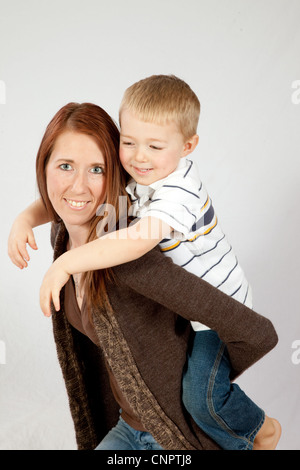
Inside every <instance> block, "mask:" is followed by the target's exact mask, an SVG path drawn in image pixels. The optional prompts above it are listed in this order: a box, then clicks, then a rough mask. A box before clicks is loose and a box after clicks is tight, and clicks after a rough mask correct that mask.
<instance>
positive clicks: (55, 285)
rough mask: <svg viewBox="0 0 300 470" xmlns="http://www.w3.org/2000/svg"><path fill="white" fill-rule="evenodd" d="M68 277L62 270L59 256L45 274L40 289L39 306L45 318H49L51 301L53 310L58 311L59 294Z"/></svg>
mask: <svg viewBox="0 0 300 470" xmlns="http://www.w3.org/2000/svg"><path fill="white" fill-rule="evenodd" d="M69 277H70V274H69V273H68V272H67V271H66V270H65V268H64V263H63V256H60V257H59V258H58V259H57V260H56V261H55V262H54V263H53V264H52V266H51V267H50V268H49V269H48V271H47V272H46V274H45V276H44V279H43V283H42V285H41V288H40V306H41V309H42V312H43V313H44V315H45V316H46V317H50V316H51V300H52V302H53V305H54V308H55V310H56V311H57V312H58V311H59V310H60V301H59V294H60V291H61V289H62V288H63V286H64V285H65V284H66V283H67V282H68V280H69Z"/></svg>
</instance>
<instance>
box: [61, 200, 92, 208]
mask: <svg viewBox="0 0 300 470" xmlns="http://www.w3.org/2000/svg"><path fill="white" fill-rule="evenodd" d="M66 201H67V203H68V204H70V205H71V206H73V207H83V206H85V204H87V202H86V201H82V202H76V201H72V200H71V199H66Z"/></svg>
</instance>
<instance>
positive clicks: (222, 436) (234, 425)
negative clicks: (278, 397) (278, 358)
mask: <svg viewBox="0 0 300 470" xmlns="http://www.w3.org/2000/svg"><path fill="white" fill-rule="evenodd" d="M230 370H231V365H230V360H229V357H228V353H227V349H226V346H225V344H224V343H223V342H222V341H221V340H220V338H219V336H218V335H217V333H216V332H215V331H212V330H204V331H198V332H196V333H195V339H194V344H193V348H192V352H191V354H190V356H189V357H188V361H187V367H186V370H185V371H184V374H183V395H182V398H183V403H184V406H185V407H186V409H187V411H188V412H189V413H190V415H191V416H192V417H193V419H194V421H195V422H196V423H197V424H198V426H199V427H200V428H201V429H202V430H203V431H204V432H205V433H206V434H208V435H209V436H210V437H211V438H212V439H213V440H214V441H215V442H217V443H218V444H219V445H220V447H221V448H223V449H226V450H252V448H253V441H254V438H255V436H256V434H257V432H258V431H259V429H260V428H261V426H262V424H263V422H264V419H265V414H264V411H263V410H262V409H260V408H259V407H258V406H257V405H256V404H255V403H254V402H253V401H252V400H250V398H248V397H247V396H246V395H245V393H244V392H243V391H242V390H241V389H240V387H239V386H238V385H237V384H232V383H231V382H230V378H229V374H230Z"/></svg>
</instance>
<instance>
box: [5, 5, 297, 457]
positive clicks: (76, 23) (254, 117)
mask: <svg viewBox="0 0 300 470" xmlns="http://www.w3.org/2000/svg"><path fill="white" fill-rule="evenodd" d="M299 18H300V1H299V0H288V1H286V0H185V2H182V0H152V1H151V2H148V1H143V0H126V1H122V0H111V1H110V2H107V1H106V0H85V1H80V0H27V1H26V2H24V1H22V0H19V1H18V0H8V1H5V0H0V119H1V121H0V155H1V174H0V178H1V179H0V181H1V184H0V189H1V200H2V209H1V271H0V276H1V278H0V295H1V308H0V449H28V450H29V449H34V450H38V449H75V448H76V444H75V438H74V431H73V425H72V422H71V418H70V414H69V409H68V404H67V398H66V393H65V388H64V384H63V382H62V378H61V373H60V369H59V367H58V363H57V358H56V351H55V346H54V343H53V339H52V326H51V320H49V319H46V318H44V317H43V316H42V314H41V312H40V309H39V302H38V293H39V287H40V282H41V278H42V276H43V275H44V273H45V271H46V269H47V267H48V266H49V264H50V262H51V259H52V252H51V247H50V242H49V225H47V226H44V227H41V228H38V229H36V230H35V233H36V238H37V243H38V246H39V251H38V252H33V251H31V254H32V260H31V262H30V266H29V268H27V269H26V270H23V271H20V270H18V268H16V267H15V266H14V265H12V264H11V262H10V260H9V258H8V256H7V253H6V246H7V237H8V233H9V230H10V226H11V223H12V221H13V219H14V217H15V216H16V215H17V213H18V212H20V211H21V210H22V209H23V208H24V207H25V206H26V205H28V204H29V203H30V202H31V201H33V200H34V199H35V198H36V197H37V190H36V184H35V157H36V153H37V150H38V146H39V143H40V140H41V137H42V135H43V132H44V130H45V126H46V124H47V123H48V122H49V120H50V119H51V118H52V116H53V115H54V113H55V112H56V111H57V110H58V109H59V108H60V107H61V106H63V105H64V104H66V103H67V102H69V101H78V102H83V101H90V102H94V103H96V104H99V105H100V106H102V107H103V108H104V109H106V111H107V112H108V113H110V114H111V116H112V117H113V118H114V119H115V120H117V117H118V106H119V103H120V100H121V97H122V94H123V91H124V90H125V88H126V87H127V86H129V85H130V84H132V83H133V82H135V81H136V80H139V79H140V78H144V77H146V76H148V75H152V74H156V73H172V74H175V75H178V76H179V77H181V78H183V79H184V80H186V81H187V82H188V83H189V84H190V85H191V87H192V88H193V89H194V91H195V92H196V93H197V95H198V96H199V99H200V101H201V104H202V112H201V118H200V124H199V129H198V131H199V135H200V144H199V147H198V148H197V151H196V153H195V155H194V158H195V159H196V160H197V162H198V164H199V167H200V169H201V176H202V180H203V181H204V183H205V185H206V187H207V189H208V191H209V192H210V195H211V196H212V199H213V202H214V206H215V209H216V211H217V213H218V215H219V219H220V221H221V225H222V226H223V229H224V231H225V232H226V233H227V235H228V238H229V239H230V241H231V243H232V244H233V246H234V249H235V251H236V253H237V255H238V257H239V259H240V262H241V264H242V266H243V267H244V270H245V271H246V274H247V276H248V278H249V280H250V281H251V284H252V288H253V293H254V301H255V310H256V311H258V312H260V313H262V314H264V315H266V316H268V317H269V318H270V319H271V320H272V321H273V323H274V325H275V327H276V329H277V331H278V334H279V344H278V346H277V347H276V349H275V350H273V351H272V352H271V353H270V354H269V355H268V356H267V357H265V358H264V359H262V360H261V361H260V362H259V363H258V364H256V365H255V366H253V367H252V368H251V369H250V370H249V371H247V372H246V373H245V374H244V375H243V376H242V377H241V379H240V383H241V384H242V386H243V387H244V388H245V390H246V391H247V392H248V394H249V395H250V396H251V397H252V398H253V399H254V400H255V401H256V402H257V403H258V404H259V405H260V406H262V407H263V408H264V409H265V410H266V412H267V414H268V415H270V416H274V417H276V418H277V419H279V421H280V422H281V424H282V428H283V434H282V439H281V441H280V445H279V447H278V448H279V449H300V436H299V420H300V394H299V388H300V387H299V385H300V363H299V362H300V354H298V352H297V349H293V347H292V346H293V345H295V344H300V325H299V319H298V317H299V306H298V305H299V288H297V280H299V274H298V272H299V261H300V256H299V245H298V243H297V242H298V230H299V209H298V204H299V179H300V178H299V176H300V171H299V170H300V168H299V162H298V160H299V144H300V133H299V124H300V81H299V80H300V61H299V57H300V28H299ZM298 87H299V88H298ZM297 292H298V294H297ZM297 341H298V343H295V342H297ZM298 348H299V346H298ZM293 354H294V355H293Z"/></svg>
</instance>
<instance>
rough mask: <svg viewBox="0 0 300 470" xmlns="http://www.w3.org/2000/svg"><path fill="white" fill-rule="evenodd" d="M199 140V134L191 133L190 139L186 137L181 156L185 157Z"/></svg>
mask: <svg viewBox="0 0 300 470" xmlns="http://www.w3.org/2000/svg"><path fill="white" fill-rule="evenodd" d="M198 142H199V136H198V135H197V134H195V135H193V136H192V137H191V138H190V139H188V140H187V141H186V142H185V144H184V147H183V155H182V156H183V157H186V156H187V155H189V154H190V153H192V152H193V151H194V150H195V148H196V147H197V145H198Z"/></svg>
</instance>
